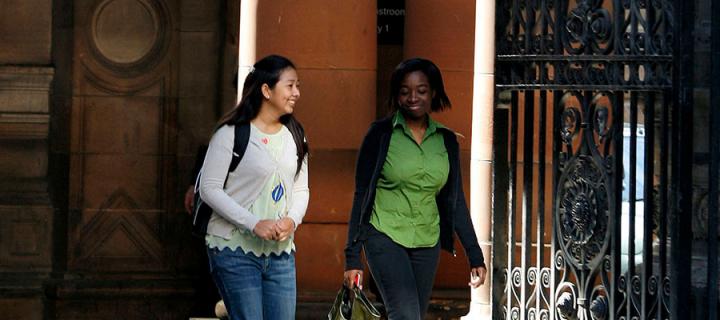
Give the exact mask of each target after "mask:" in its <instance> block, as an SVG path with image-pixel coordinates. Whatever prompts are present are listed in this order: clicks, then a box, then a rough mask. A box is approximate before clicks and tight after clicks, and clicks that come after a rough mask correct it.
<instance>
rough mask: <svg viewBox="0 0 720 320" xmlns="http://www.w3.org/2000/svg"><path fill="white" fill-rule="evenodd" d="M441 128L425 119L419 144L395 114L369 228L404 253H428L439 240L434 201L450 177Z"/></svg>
mask: <svg viewBox="0 0 720 320" xmlns="http://www.w3.org/2000/svg"><path fill="white" fill-rule="evenodd" d="M438 128H443V126H442V124H440V123H438V122H435V121H434V120H432V119H430V118H429V117H428V128H427V130H426V131H425V136H424V137H423V139H422V143H421V144H418V143H417V142H416V141H415V139H414V138H413V135H412V132H410V128H408V127H407V125H406V123H405V118H404V117H403V116H402V114H400V112H397V113H396V114H395V117H394V118H393V132H392V137H391V139H390V146H389V148H388V154H387V157H386V158H385V163H384V164H383V167H382V171H381V172H380V177H379V179H378V182H377V187H376V194H375V203H374V204H373V213H372V215H371V216H370V223H371V224H372V225H373V226H374V227H375V228H376V229H378V230H379V231H381V232H383V233H384V234H386V235H387V236H388V237H390V238H391V239H392V240H393V241H395V242H396V243H398V244H400V245H402V246H404V247H406V248H423V247H432V246H434V245H435V244H437V241H438V239H439V237H440V214H439V211H438V206H437V203H436V201H435V197H436V196H437V194H438V193H439V192H440V189H442V187H443V186H444V185H445V182H447V179H448V174H449V173H450V163H449V161H448V153H447V149H445V140H444V138H443V135H442V133H441V132H438V131H437V129H438Z"/></svg>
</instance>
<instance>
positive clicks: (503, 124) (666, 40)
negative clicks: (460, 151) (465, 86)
mask: <svg viewBox="0 0 720 320" xmlns="http://www.w3.org/2000/svg"><path fill="white" fill-rule="evenodd" d="M497 17H498V24H497V31H496V34H497V57H496V66H497V67H496V97H497V99H496V101H498V104H497V108H496V112H495V119H496V129H495V130H496V131H495V136H496V138H495V153H496V158H495V159H496V162H498V161H499V162H502V163H500V164H497V165H496V167H495V172H496V175H495V176H496V181H495V188H496V191H495V194H496V196H495V204H494V207H495V210H494V235H495V236H494V243H495V244H494V257H495V260H494V262H493V263H494V267H495V269H496V270H504V273H502V274H501V275H500V276H497V277H495V283H494V287H495V294H494V303H493V305H494V310H495V313H494V317H495V318H502V319H513V320H517V319H588V320H590V319H592V320H604V319H627V320H631V319H650V318H653V319H668V318H669V317H670V316H669V312H670V298H669V297H670V294H671V293H670V292H671V290H670V278H669V265H670V261H669V249H670V243H669V241H668V239H669V234H670V232H671V228H673V226H672V225H669V223H668V221H669V220H668V208H669V203H670V198H669V197H670V193H669V192H668V191H667V190H668V189H669V185H670V184H671V182H672V179H674V178H675V173H674V172H673V171H672V170H671V168H672V161H673V159H675V158H674V157H673V156H672V152H676V149H677V146H675V145H674V144H673V142H672V141H675V140H673V139H672V136H673V134H674V133H673V132H674V131H673V130H675V128H674V124H673V120H672V119H673V117H672V115H674V114H676V111H677V110H675V109H673V104H672V101H671V100H672V99H671V94H672V89H673V70H674V59H673V52H674V51H673V50H674V47H673V45H674V42H673V41H674V34H675V30H674V17H675V15H674V11H673V3H672V1H663V0H612V1H603V0H576V1H560V0H556V1H551V0H507V1H498V3H497ZM503 179H504V180H503ZM500 180H503V181H500ZM498 188H500V189H503V188H506V191H507V192H502V193H499V191H500V190H499V189H498Z"/></svg>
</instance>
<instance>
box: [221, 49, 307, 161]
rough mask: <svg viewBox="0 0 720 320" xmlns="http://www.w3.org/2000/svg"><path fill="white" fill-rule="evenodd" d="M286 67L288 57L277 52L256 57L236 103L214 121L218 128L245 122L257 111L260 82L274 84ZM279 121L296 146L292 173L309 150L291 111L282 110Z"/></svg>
mask: <svg viewBox="0 0 720 320" xmlns="http://www.w3.org/2000/svg"><path fill="white" fill-rule="evenodd" d="M287 69H295V65H294V64H293V63H292V61H290V59H288V58H285V57H283V56H279V55H269V56H267V57H265V58H262V59H260V61H258V62H256V63H255V65H253V70H252V71H250V73H249V74H248V75H247V77H246V78H245V82H244V84H243V91H242V92H243V93H242V98H241V99H240V103H238V105H237V106H235V108H233V109H232V110H230V112H228V113H226V114H225V115H224V116H222V118H220V121H219V122H218V126H217V127H218V128H220V127H222V126H224V125H226V124H227V125H242V124H248V123H250V121H252V120H253V119H255V117H257V115H258V113H260V107H261V106H262V102H263V99H264V96H263V94H262V90H261V89H262V85H263V84H267V85H268V87H270V88H271V89H272V88H275V85H276V84H277V82H278V81H279V80H280V74H282V73H283V71H285V70H287ZM280 122H281V123H282V124H284V125H285V126H286V127H287V128H288V130H290V133H292V136H293V140H295V146H296V147H297V157H298V159H297V170H296V171H295V175H297V174H298V173H300V168H301V167H302V163H303V160H304V159H305V156H306V155H307V154H308V153H309V152H310V149H309V146H308V143H307V140H306V139H305V129H303V127H302V125H301V124H300V122H299V121H297V119H295V117H293V115H292V114H286V115H283V116H281V117H280Z"/></svg>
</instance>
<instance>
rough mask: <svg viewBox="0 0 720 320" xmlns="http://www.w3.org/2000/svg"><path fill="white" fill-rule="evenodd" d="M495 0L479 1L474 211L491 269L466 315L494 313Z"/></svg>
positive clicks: (472, 175) (472, 172)
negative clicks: (493, 134)
mask: <svg viewBox="0 0 720 320" xmlns="http://www.w3.org/2000/svg"><path fill="white" fill-rule="evenodd" d="M494 64H495V1H493V0H476V1H475V61H474V75H473V111H472V145H471V150H470V161H471V162H470V214H471V217H472V221H473V225H474V227H475V233H476V234H477V237H478V242H479V244H480V248H482V250H483V254H484V255H485V265H486V266H487V269H488V274H487V278H486V279H485V284H484V285H482V286H480V287H479V288H477V289H471V301H470V311H469V312H468V314H467V315H466V316H464V317H462V319H490V318H491V317H492V276H493V275H492V257H491V254H492V149H493V145H492V143H493V136H492V131H493V130H492V126H493V109H494V105H495V104H494V101H493V98H494V92H495V90H494V86H495V74H494V69H495V66H494Z"/></svg>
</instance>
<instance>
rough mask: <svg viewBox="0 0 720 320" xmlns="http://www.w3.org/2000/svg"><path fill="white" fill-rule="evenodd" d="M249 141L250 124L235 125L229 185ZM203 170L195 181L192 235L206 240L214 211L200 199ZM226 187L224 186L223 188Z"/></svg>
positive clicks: (226, 176)
mask: <svg viewBox="0 0 720 320" xmlns="http://www.w3.org/2000/svg"><path fill="white" fill-rule="evenodd" d="M248 141H250V124H249V123H244V124H240V125H235V140H234V144H233V155H232V160H231V161H230V167H229V168H228V173H227V175H225V184H227V178H228V176H229V175H230V172H233V171H235V169H236V168H237V166H238V164H239V163H240V160H241V159H242V157H243V155H244V154H245V150H246V149H247V145H248ZM201 175H202V170H200V173H198V175H197V178H196V179H195V195H194V196H193V212H192V215H193V219H192V234H193V235H194V236H196V237H200V238H205V234H206V233H207V228H208V223H209V222H210V216H212V213H213V210H212V208H210V206H209V205H208V204H207V203H205V201H203V200H202V198H200V176H201ZM224 187H225V185H223V188H224Z"/></svg>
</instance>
